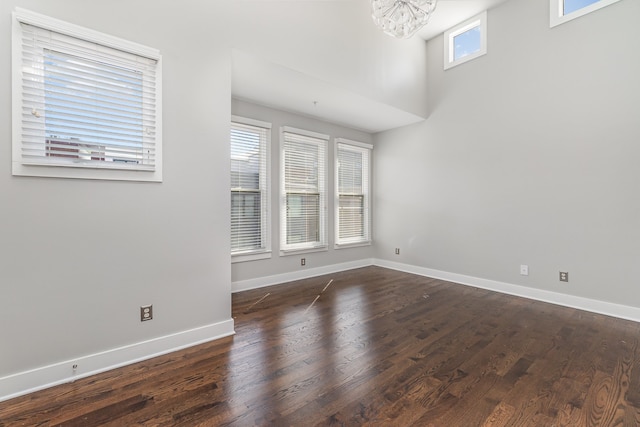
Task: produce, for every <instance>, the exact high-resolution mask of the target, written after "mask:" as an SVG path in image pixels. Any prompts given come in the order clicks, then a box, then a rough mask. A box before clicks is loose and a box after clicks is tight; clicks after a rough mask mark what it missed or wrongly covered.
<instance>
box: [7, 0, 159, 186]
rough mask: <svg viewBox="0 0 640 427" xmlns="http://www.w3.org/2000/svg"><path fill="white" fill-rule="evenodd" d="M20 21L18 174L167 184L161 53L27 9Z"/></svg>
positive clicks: (16, 82) (16, 89) (16, 47)
mask: <svg viewBox="0 0 640 427" xmlns="http://www.w3.org/2000/svg"><path fill="white" fill-rule="evenodd" d="M14 17H15V20H14V26H15V27H14V60H15V61H17V66H16V67H15V68H14V94H15V95H14V96H16V98H14V102H16V103H19V107H18V108H16V109H14V111H16V112H18V113H19V114H16V116H17V117H18V123H16V122H14V128H17V129H14V155H13V160H14V174H16V175H32V174H36V175H41V174H44V175H48V174H47V172H43V169H42V167H46V168H49V169H52V170H55V171H56V172H54V173H52V176H56V174H57V173H60V171H61V170H63V171H64V170H66V171H67V172H63V173H65V174H66V173H69V174H71V176H68V177H89V178H98V177H99V176H95V175H89V176H86V174H84V176H82V175H83V174H82V173H81V174H80V176H73V174H74V172H68V170H73V169H75V170H78V169H84V170H85V171H86V170H87V169H101V170H103V172H101V173H102V174H104V170H105V169H112V170H118V171H129V173H130V174H129V175H126V172H125V174H121V175H117V172H116V173H115V175H113V176H108V175H107V176H106V178H107V179H129V178H127V176H129V177H131V176H135V179H140V180H153V181H159V180H161V173H160V167H159V166H160V159H161V155H160V147H161V138H160V132H159V128H160V124H159V118H160V114H159V107H158V106H159V101H160V100H159V86H160V84H159V61H160V55H159V53H158V51H157V50H154V49H150V48H145V47H142V46H139V45H135V44H132V43H130V42H126V41H123V40H120V39H117V38H113V37H110V36H106V35H103V34H100V33H96V32H94V31H92V30H88V29H84V28H82V27H77V26H75V25H72V24H67V23H64V22H61V21H58V20H54V19H51V18H48V17H44V16H42V15H37V14H34V13H32V12H28V11H24V10H18V11H16V12H15V13H14ZM131 48H132V49H131ZM132 50H133V51H132ZM14 63H15V62H14ZM132 172H133V173H132ZM102 177H105V175H102Z"/></svg>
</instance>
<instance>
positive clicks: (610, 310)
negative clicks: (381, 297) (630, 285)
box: [374, 259, 640, 322]
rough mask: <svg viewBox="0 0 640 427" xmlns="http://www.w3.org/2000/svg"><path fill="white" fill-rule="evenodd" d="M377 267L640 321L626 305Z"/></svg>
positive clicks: (398, 266) (393, 265) (410, 268)
mask: <svg viewBox="0 0 640 427" xmlns="http://www.w3.org/2000/svg"><path fill="white" fill-rule="evenodd" d="M374 265H376V266H379V267H385V268H390V269H392V270H398V271H404V272H406V273H412V274H417V275H419V276H425V277H432V278H434V279H441V280H446V281H449V282H454V283H457V284H460V285H466V286H473V287H476V288H482V289H487V290H490V291H494V292H500V293H503V294H508V295H515V296H518V297H523V298H528V299H532V300H536V301H543V302H548V303H551V304H556V305H561V306H564V307H570V308H575V309H578V310H584V311H589V312H592V313H598V314H604V315H606V316H612V317H617V318H620V319H625V320H631V321H634V322H640V307H631V306H627V305H622V304H615V303H611V302H605V301H598V300H594V299H590V298H584V297H579V296H574V295H567V294H562V293H559V292H552V291H546V290H543V289H535V288H531V287H528V286H520V285H513V284H511V283H505V282H498V281H496V280H488V279H482V278H479V277H473V276H466V275H463V274H457V273H449V272H447V271H440V270H433V269H431V268H425V267H418V266H415V265H410V264H402V263H399V262H393V261H387V260H383V259H375V260H374Z"/></svg>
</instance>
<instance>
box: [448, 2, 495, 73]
mask: <svg viewBox="0 0 640 427" xmlns="http://www.w3.org/2000/svg"><path fill="white" fill-rule="evenodd" d="M476 27H479V28H480V50H478V51H477V52H474V53H472V54H470V55H466V56H463V57H462V58H459V59H454V58H455V38H456V37H457V36H459V35H460V34H464V33H466V32H467V31H470V30H472V29H474V28H476ZM486 54H487V11H486V10H485V11H484V12H482V13H480V14H479V15H476V16H474V17H473V18H470V19H467V20H466V21H464V22H461V23H459V24H458V25H456V26H454V27H452V28H450V29H448V30H447V31H445V32H444V69H445V70H448V69H450V68H453V67H456V66H458V65H460V64H464V63H465V62H469V61H472V60H474V59H476V58H479V57H481V56H483V55H486Z"/></svg>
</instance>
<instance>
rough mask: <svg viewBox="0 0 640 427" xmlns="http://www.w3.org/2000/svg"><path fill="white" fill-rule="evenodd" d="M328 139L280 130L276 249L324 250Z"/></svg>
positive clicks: (294, 131)
mask: <svg viewBox="0 0 640 427" xmlns="http://www.w3.org/2000/svg"><path fill="white" fill-rule="evenodd" d="M328 140H329V137H328V136H326V135H322V134H317V133H314V132H308V131H304V130H300V129H294V128H289V127H284V128H282V138H281V144H282V146H281V168H282V170H281V198H280V200H281V201H280V204H281V206H280V214H281V220H280V230H281V235H280V249H281V251H283V252H287V251H297V250H308V249H322V248H326V246H327V216H326V209H327V192H326V188H327V183H326V168H327V144H328Z"/></svg>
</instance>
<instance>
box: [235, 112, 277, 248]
mask: <svg viewBox="0 0 640 427" xmlns="http://www.w3.org/2000/svg"><path fill="white" fill-rule="evenodd" d="M270 134H271V124H270V123H264V122H260V121H257V120H251V119H245V118H242V117H237V116H233V117H232V122H231V254H232V255H233V256H238V255H248V254H256V253H265V252H267V251H269V250H270V249H271V246H270V232H269V223H270V221H269V215H270V209H269V200H270V196H269V182H270V179H269V145H270V144H269V143H270Z"/></svg>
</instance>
